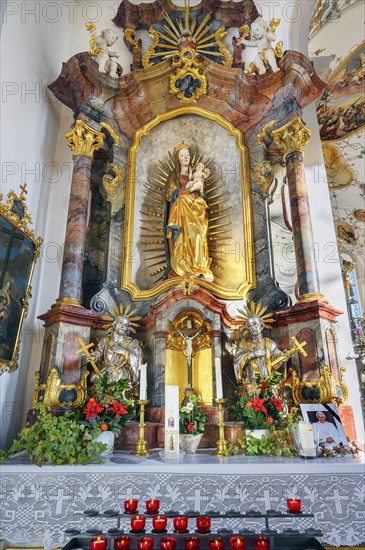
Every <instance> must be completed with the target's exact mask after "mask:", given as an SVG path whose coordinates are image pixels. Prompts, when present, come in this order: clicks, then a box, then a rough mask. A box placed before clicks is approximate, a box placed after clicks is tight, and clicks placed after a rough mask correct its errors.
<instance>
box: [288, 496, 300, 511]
mask: <svg viewBox="0 0 365 550" xmlns="http://www.w3.org/2000/svg"><path fill="white" fill-rule="evenodd" d="M286 502H287V506H288V510H289V512H290V513H291V514H300V513H301V511H302V501H301V500H300V498H288V500H287V501H286Z"/></svg>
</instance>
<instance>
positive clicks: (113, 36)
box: [86, 23, 119, 78]
mask: <svg viewBox="0 0 365 550" xmlns="http://www.w3.org/2000/svg"><path fill="white" fill-rule="evenodd" d="M86 28H87V30H88V31H89V32H90V33H91V38H90V50H89V53H90V55H91V56H92V57H93V58H94V59H95V61H96V62H97V64H98V66H99V73H103V74H107V73H109V74H110V76H111V77H112V78H118V76H119V75H118V74H117V69H118V66H119V65H118V63H117V62H116V61H114V59H112V58H118V57H119V55H118V54H117V52H111V51H109V47H110V46H112V45H113V44H114V43H115V42H116V41H117V40H118V38H119V37H118V35H117V33H116V32H114V31H113V30H112V29H105V30H103V31H101V33H100V35H99V36H96V34H95V30H96V27H95V25H94V24H93V23H86Z"/></svg>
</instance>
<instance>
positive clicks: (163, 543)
mask: <svg viewBox="0 0 365 550" xmlns="http://www.w3.org/2000/svg"><path fill="white" fill-rule="evenodd" d="M160 548H161V550H175V549H176V539H175V538H174V537H163V538H162V539H161V540H160Z"/></svg>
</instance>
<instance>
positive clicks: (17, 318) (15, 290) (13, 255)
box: [0, 185, 42, 373]
mask: <svg viewBox="0 0 365 550" xmlns="http://www.w3.org/2000/svg"><path fill="white" fill-rule="evenodd" d="M25 193H26V186H25V185H24V186H21V193H20V195H16V193H15V192H14V191H10V192H9V194H8V196H7V200H6V202H5V204H1V202H2V195H0V244H1V246H0V373H2V372H4V371H6V370H8V371H13V370H15V369H17V367H18V359H19V348H20V333H21V328H22V324H23V321H24V319H25V317H26V315H27V312H28V302H29V298H30V296H31V279H32V275H33V270H34V266H35V263H36V261H37V259H38V257H39V253H40V247H41V244H42V239H41V238H37V239H35V237H34V231H32V230H30V229H29V227H28V225H29V224H30V223H31V217H30V215H29V214H28V213H27V206H26V204H25V202H24V199H25Z"/></svg>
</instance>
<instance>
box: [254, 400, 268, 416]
mask: <svg viewBox="0 0 365 550" xmlns="http://www.w3.org/2000/svg"><path fill="white" fill-rule="evenodd" d="M251 401H252V406H253V408H254V409H255V411H256V412H258V411H262V412H264V413H265V414H266V408H265V406H264V400H263V399H259V398H258V397H254V398H253V399H252V400H251Z"/></svg>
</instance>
